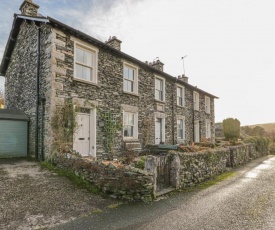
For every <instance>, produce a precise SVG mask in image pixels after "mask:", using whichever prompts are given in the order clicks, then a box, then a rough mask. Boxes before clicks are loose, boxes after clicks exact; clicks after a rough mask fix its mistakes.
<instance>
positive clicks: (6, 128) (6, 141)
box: [0, 109, 29, 158]
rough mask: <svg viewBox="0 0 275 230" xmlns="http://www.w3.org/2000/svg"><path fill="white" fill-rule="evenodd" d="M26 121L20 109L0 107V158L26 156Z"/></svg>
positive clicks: (26, 118)
mask: <svg viewBox="0 0 275 230" xmlns="http://www.w3.org/2000/svg"><path fill="white" fill-rule="evenodd" d="M28 122H29V118H28V117H27V116H26V115H25V114H24V112H22V111H18V110H9V109H0V158H11V157H26V156H27V154H28Z"/></svg>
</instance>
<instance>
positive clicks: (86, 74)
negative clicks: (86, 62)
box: [76, 64, 92, 81]
mask: <svg viewBox="0 0 275 230" xmlns="http://www.w3.org/2000/svg"><path fill="white" fill-rule="evenodd" d="M76 77H77V78H80V79H83V80H87V81H91V80H92V69H91V68H87V67H85V66H81V65H78V64H76Z"/></svg>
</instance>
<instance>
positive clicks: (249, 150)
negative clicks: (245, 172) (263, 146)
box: [226, 144, 268, 167]
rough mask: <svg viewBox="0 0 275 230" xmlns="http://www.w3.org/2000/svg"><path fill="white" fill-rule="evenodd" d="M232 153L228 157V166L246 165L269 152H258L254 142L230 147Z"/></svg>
mask: <svg viewBox="0 0 275 230" xmlns="http://www.w3.org/2000/svg"><path fill="white" fill-rule="evenodd" d="M228 149H229V151H230V153H229V155H228V158H227V163H226V165H227V166H228V167H236V166H239V165H244V164H246V163H248V162H250V161H251V160H253V159H256V158H258V157H261V156H265V155H267V154H268V152H258V151H256V148H255V145H254V144H243V145H238V146H230V147H228Z"/></svg>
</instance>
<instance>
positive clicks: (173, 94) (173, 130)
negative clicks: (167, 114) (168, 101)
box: [172, 78, 178, 145]
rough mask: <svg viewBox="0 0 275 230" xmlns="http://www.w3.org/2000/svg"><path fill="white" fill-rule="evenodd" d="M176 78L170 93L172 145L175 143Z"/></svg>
mask: <svg viewBox="0 0 275 230" xmlns="http://www.w3.org/2000/svg"><path fill="white" fill-rule="evenodd" d="M177 80H178V79H177V78H175V84H174V87H173V88H174V89H173V93H172V143H173V145H174V144H175V111H174V110H175V108H176V107H175V104H174V103H175V101H174V100H175V91H176V90H177ZM176 99H177V98H176Z"/></svg>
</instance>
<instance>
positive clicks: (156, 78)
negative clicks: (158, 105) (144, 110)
mask: <svg viewBox="0 0 275 230" xmlns="http://www.w3.org/2000/svg"><path fill="white" fill-rule="evenodd" d="M157 80H160V81H162V100H161V98H158V96H157V93H156V92H157V91H160V90H158V89H156V81H157ZM155 100H157V101H162V102H165V78H162V77H159V76H155Z"/></svg>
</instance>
